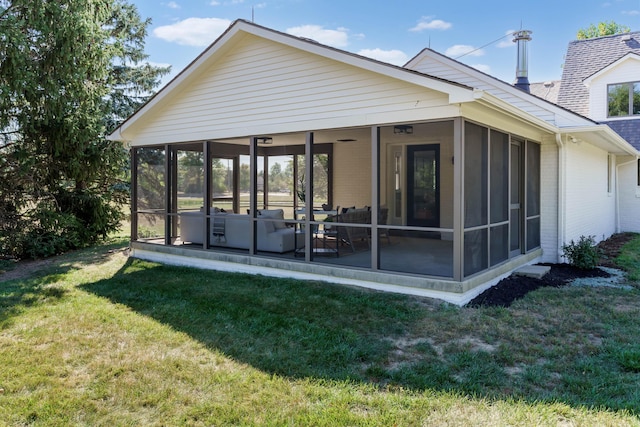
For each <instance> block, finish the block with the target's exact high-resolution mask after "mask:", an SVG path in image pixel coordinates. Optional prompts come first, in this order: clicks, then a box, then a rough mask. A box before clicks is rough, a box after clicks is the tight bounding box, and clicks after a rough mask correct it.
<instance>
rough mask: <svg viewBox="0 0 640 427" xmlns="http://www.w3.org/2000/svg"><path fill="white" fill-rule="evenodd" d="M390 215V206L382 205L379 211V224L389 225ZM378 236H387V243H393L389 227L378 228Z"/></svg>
mask: <svg viewBox="0 0 640 427" xmlns="http://www.w3.org/2000/svg"><path fill="white" fill-rule="evenodd" d="M388 217H389V208H387V207H380V210H379V212H378V225H387V219H388ZM378 236H379V237H380V238H382V237H386V238H387V243H389V244H391V238H390V237H389V229H388V228H380V229H378Z"/></svg>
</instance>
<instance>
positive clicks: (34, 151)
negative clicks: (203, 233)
mask: <svg viewBox="0 0 640 427" xmlns="http://www.w3.org/2000/svg"><path fill="white" fill-rule="evenodd" d="M148 24H149V21H148V20H147V21H143V20H141V18H140V16H139V14H138V12H137V10H136V9H135V7H134V6H132V5H130V4H128V3H126V1H124V0H55V1H54V0H37V1H36V0H0V55H1V57H2V63H1V64H0V255H2V256H5V257H6V256H14V257H41V256H48V255H52V254H55V253H59V252H61V251H65V250H68V249H73V248H78V247H81V246H85V245H88V244H92V243H94V242H96V241H98V240H99V239H101V238H103V237H106V235H107V234H108V233H109V232H111V231H113V230H115V229H117V228H118V227H119V224H120V222H121V219H122V215H123V214H122V204H123V203H124V202H126V200H127V198H128V191H127V186H126V179H125V178H126V177H125V171H126V168H127V155H126V151H125V149H124V147H123V146H122V145H121V143H118V142H113V141H108V140H107V139H106V138H105V136H106V134H107V132H108V131H109V130H111V129H112V128H113V127H115V125H116V124H117V123H119V122H120V121H121V120H122V119H123V118H125V117H127V116H128V115H129V114H131V113H132V112H133V111H134V110H135V109H136V108H138V107H139V106H140V105H141V103H142V102H144V101H145V100H146V99H147V97H148V96H149V95H150V94H151V91H152V90H153V88H154V87H156V86H157V85H158V83H159V78H160V77H161V76H162V74H164V73H166V72H167V71H168V69H163V68H157V67H152V66H150V65H148V64H147V65H139V64H141V63H142V61H144V60H145V59H146V56H145V54H144V51H143V48H144V38H145V36H146V27H147V25H148Z"/></svg>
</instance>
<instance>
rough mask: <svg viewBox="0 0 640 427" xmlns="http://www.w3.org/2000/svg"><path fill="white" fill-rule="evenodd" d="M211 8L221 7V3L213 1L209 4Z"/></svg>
mask: <svg viewBox="0 0 640 427" xmlns="http://www.w3.org/2000/svg"><path fill="white" fill-rule="evenodd" d="M209 5H210V6H220V2H219V1H216V0H212V1H211V3H209Z"/></svg>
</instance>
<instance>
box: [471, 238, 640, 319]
mask: <svg viewBox="0 0 640 427" xmlns="http://www.w3.org/2000/svg"><path fill="white" fill-rule="evenodd" d="M634 236H635V234H633V233H620V234H614V235H613V236H611V237H610V238H609V239H607V240H604V241H602V242H600V243H599V244H598V247H599V248H600V250H601V252H602V257H601V259H600V262H599V265H601V266H603V267H613V268H615V267H616V266H615V264H614V263H613V260H614V259H615V258H616V257H617V256H618V254H619V253H620V248H622V246H623V245H624V244H625V243H627V242H628V241H629V240H631V239H632V238H633V237H634ZM540 265H548V266H550V267H551V271H549V273H547V274H546V275H545V276H544V277H542V278H541V279H535V278H531V277H524V276H515V275H511V276H509V277H507V278H505V279H503V280H501V281H500V282H498V284H496V285H495V286H493V287H491V288H489V289H487V290H486V291H484V292H483V293H481V294H480V295H478V296H477V297H476V298H474V299H473V300H471V301H470V302H469V303H468V304H467V306H468V307H491V306H496V307H509V306H510V305H511V304H512V303H513V302H514V301H516V300H517V299H520V298H522V297H524V296H525V295H526V294H527V293H529V292H531V291H534V290H536V289H538V288H541V287H543V286H551V287H560V286H564V285H566V284H567V283H568V282H569V281H571V280H573V279H578V278H583V277H609V276H610V274H609V273H607V272H606V271H604V270H601V269H599V268H594V269H590V270H583V269H580V268H576V267H573V266H571V265H569V264H540Z"/></svg>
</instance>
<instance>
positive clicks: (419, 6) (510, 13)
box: [130, 0, 640, 83]
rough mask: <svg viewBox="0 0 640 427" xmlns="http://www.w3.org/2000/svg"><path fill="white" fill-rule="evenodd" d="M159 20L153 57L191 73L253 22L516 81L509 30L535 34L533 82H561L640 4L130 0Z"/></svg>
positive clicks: (376, 53) (613, 0)
mask: <svg viewBox="0 0 640 427" xmlns="http://www.w3.org/2000/svg"><path fill="white" fill-rule="evenodd" d="M130 1H131V2H132V3H133V4H135V5H136V6H137V7H138V10H139V11H140V14H141V15H142V17H143V18H151V20H152V24H151V26H150V27H149V35H148V37H147V43H146V49H145V50H146V52H147V53H148V54H149V55H150V58H149V61H150V62H152V63H156V64H162V65H171V66H172V73H171V75H170V76H168V77H167V78H165V82H166V81H168V80H169V79H170V78H171V77H172V76H174V75H175V74H176V73H178V72H179V71H180V70H182V69H183V68H184V67H185V66H186V65H188V64H189V62H191V61H192V60H193V59H194V58H195V57H196V56H197V55H198V54H200V53H201V52H202V51H203V50H204V49H205V48H206V47H207V46H208V45H209V44H210V43H211V42H213V41H214V40H215V39H216V38H217V37H218V36H219V35H220V34H221V33H222V32H223V31H224V30H225V29H226V28H227V27H228V26H229V25H230V24H231V23H232V22H233V21H234V20H236V19H246V20H249V21H251V20H252V19H253V20H254V22H255V23H256V24H260V25H263V26H266V27H269V28H273V29H275V30H278V31H282V32H286V33H290V34H294V35H297V36H303V37H309V38H312V39H314V40H316V41H318V42H320V43H323V44H326V45H329V46H333V47H336V48H340V49H344V50H346V51H349V52H353V53H358V54H361V55H364V56H369V57H373V58H375V59H379V60H382V61H386V62H390V63H393V64H396V65H403V64H404V63H405V62H406V61H408V60H409V59H411V58H412V57H413V56H415V55H416V54H417V53H418V52H420V50H421V49H423V48H425V47H431V48H432V49H434V50H436V51H438V52H440V53H443V54H445V55H447V56H450V57H452V58H454V59H458V60H459V61H461V62H464V63H465V64H468V65H471V66H473V67H476V68H478V69H480V70H482V71H484V72H486V73H489V74H491V75H493V76H495V77H497V78H499V79H502V80H505V81H507V82H509V83H511V82H513V80H514V76H515V66H516V49H515V44H514V43H513V42H512V37H509V36H506V34H508V33H511V32H513V31H514V30H519V29H526V30H531V31H532V32H533V34H532V38H533V40H532V41H531V42H530V44H529V80H530V81H531V82H542V81H546V80H554V79H560V77H561V75H562V63H563V56H564V54H565V51H566V49H567V44H568V43H569V42H570V41H572V40H574V39H575V35H576V33H577V31H578V29H580V28H585V27H587V26H589V24H592V23H593V24H597V23H598V22H601V21H615V22H617V23H618V24H623V25H626V26H628V27H630V28H631V30H632V31H637V30H640V0H556V1H548V0H539V1H535V2H532V1H526V0H521V1H520V2H519V3H518V2H517V1H513V0H512V1H504V0H484V1H478V0H474V1H468V0H449V1H446V0H444V1H442V0H440V1H433V0H422V1H417V0H395V1H376V0H369V1H361V0H342V1H335V0H322V1H319V0H258V1H251V0H173V1H158V0H130Z"/></svg>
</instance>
